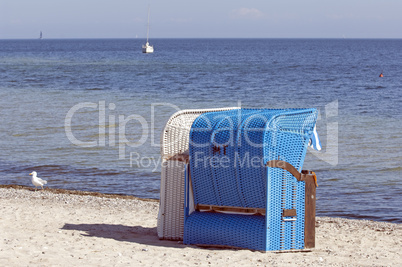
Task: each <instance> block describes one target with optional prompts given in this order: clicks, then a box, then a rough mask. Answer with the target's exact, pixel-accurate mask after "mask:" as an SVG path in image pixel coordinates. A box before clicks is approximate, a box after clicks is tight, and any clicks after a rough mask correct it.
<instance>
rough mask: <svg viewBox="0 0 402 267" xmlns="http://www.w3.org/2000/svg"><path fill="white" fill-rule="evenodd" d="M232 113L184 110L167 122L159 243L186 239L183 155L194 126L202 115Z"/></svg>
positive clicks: (158, 225) (158, 230)
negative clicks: (184, 233)
mask: <svg viewBox="0 0 402 267" xmlns="http://www.w3.org/2000/svg"><path fill="white" fill-rule="evenodd" d="M230 109H236V107H232V108H220V109H188V110H181V111H178V112H176V113H175V114H173V115H172V116H171V117H170V119H169V120H168V121H167V123H166V125H165V128H164V130H163V132H162V136H161V156H162V170H161V172H162V174H161V186H160V204H159V214H158V224H157V232H158V236H159V238H160V239H167V240H182V239H183V224H184V210H183V207H184V171H185V165H186V160H185V159H184V158H183V157H181V156H180V155H186V153H187V154H188V148H189V133H190V129H191V125H192V124H193V122H194V120H195V119H196V118H197V117H198V116H199V115H201V114H203V113H205V112H217V111H225V110H230ZM177 155H179V156H177Z"/></svg>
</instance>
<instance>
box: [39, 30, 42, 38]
mask: <svg viewBox="0 0 402 267" xmlns="http://www.w3.org/2000/svg"><path fill="white" fill-rule="evenodd" d="M39 39H42V31H40V34H39Z"/></svg>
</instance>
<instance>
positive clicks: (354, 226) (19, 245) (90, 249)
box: [0, 186, 402, 266]
mask: <svg viewBox="0 0 402 267" xmlns="http://www.w3.org/2000/svg"><path fill="white" fill-rule="evenodd" d="M14 187H15V186H14ZM24 189H26V188H25V187H21V188H19V187H16V188H13V186H7V187H4V186H2V187H1V188H0V209H1V212H0V231H1V233H2V238H1V239H0V265H4V266H7V265H8V266H20V265H34V266H35V265H58V266H67V265H69V266H71V265H78V264H81V265H82V264H84V265H90V266H94V265H118V266H119V265H138V266H177V265H184V266H190V265H192V266H194V265H202V266H217V265H222V266H233V265H245V266H250V265H252V266H271V265H279V266H309V265H310V266H317V265H321V266H343V265H359V266H397V265H398V264H400V259H401V256H402V252H401V251H400V247H401V245H402V244H401V243H402V225H401V224H396V223H388V222H378V221H367V220H352V219H343V218H330V217H316V248H314V249H313V250H312V251H311V252H290V253H289V252H279V253H278V252H267V253H262V252H258V251H250V250H247V249H222V248H215V247H198V246H192V245H191V246H189V245H183V244H182V242H177V241H168V240H159V239H158V237H157V234H156V219H157V214H158V205H159V204H158V201H156V200H152V201H148V200H142V199H139V198H137V197H131V196H129V198H125V197H124V196H120V195H117V196H116V195H114V196H113V197H111V196H110V195H107V194H105V195H102V194H100V195H98V194H97V193H92V192H89V194H86V193H85V194H72V193H71V192H69V191H68V190H67V192H68V193H62V191H59V190H57V191H55V192H53V191H54V190H49V189H46V190H43V191H42V190H38V191H34V190H24Z"/></svg>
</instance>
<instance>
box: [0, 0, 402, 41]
mask: <svg viewBox="0 0 402 267" xmlns="http://www.w3.org/2000/svg"><path fill="white" fill-rule="evenodd" d="M148 5H149V6H150V7H151V30H150V38H343V37H345V38H402V30H401V28H402V15H401V12H402V0H383V1H381V0H377V1H374V0H332V1H324V0H303V1H302V0H281V1H279V0H277V1H270V0H248V1H240V0H231V1H230V0H215V1H211V0H203V1H191V0H190V1H188V0H187V1H184V0H148V1H139V0H113V1H112V0H108V1H106V0H0V39H12V38H23V39H25V38H38V36H39V32H40V31H43V36H44V38H135V37H136V36H138V38H144V37H145V36H146V20H147V8H148Z"/></svg>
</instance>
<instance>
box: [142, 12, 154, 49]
mask: <svg viewBox="0 0 402 267" xmlns="http://www.w3.org/2000/svg"><path fill="white" fill-rule="evenodd" d="M149 11H150V9H149V8H148V23H147V43H146V44H144V45H142V53H153V52H154V47H153V46H152V45H150V44H149V41H148V39H149Z"/></svg>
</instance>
